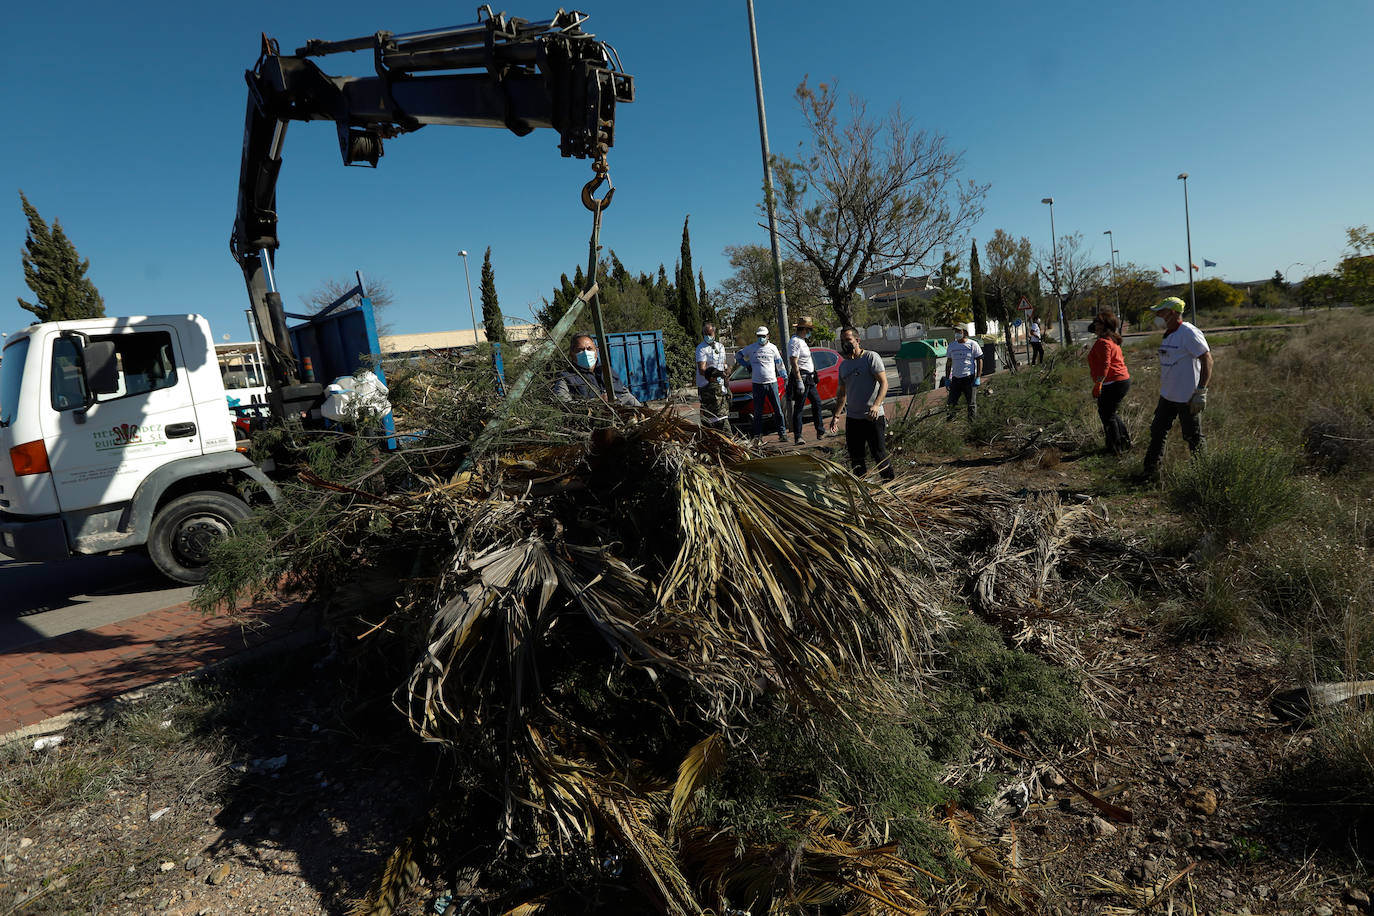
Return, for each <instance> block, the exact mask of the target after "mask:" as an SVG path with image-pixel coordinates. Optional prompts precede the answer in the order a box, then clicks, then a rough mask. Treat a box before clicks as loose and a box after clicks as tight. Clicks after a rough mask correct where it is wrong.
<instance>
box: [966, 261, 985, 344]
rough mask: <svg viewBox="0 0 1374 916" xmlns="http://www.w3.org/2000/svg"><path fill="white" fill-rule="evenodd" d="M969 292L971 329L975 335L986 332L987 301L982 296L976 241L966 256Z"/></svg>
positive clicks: (980, 270) (981, 272)
mask: <svg viewBox="0 0 1374 916" xmlns="http://www.w3.org/2000/svg"><path fill="white" fill-rule="evenodd" d="M968 273H969V292H971V293H972V294H973V329H974V332H975V333H978V334H986V333H987V332H988V299H987V296H985V295H984V294H983V271H982V268H980V267H979V265H978V240H977V239H974V240H973V250H972V251H970V252H969V256H968Z"/></svg>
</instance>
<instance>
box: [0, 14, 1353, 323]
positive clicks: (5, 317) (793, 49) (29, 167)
mask: <svg viewBox="0 0 1374 916" xmlns="http://www.w3.org/2000/svg"><path fill="white" fill-rule="evenodd" d="M579 6H581V8H583V9H584V10H585V11H586V12H588V13H589V14H591V17H592V18H591V20H590V22H589V24H588V28H589V29H590V30H591V31H593V32H595V33H596V34H597V35H598V37H600V38H602V39H604V40H607V41H609V42H610V43H611V44H613V45H614V46H615V48H616V49H617V50H618V51H619V53H620V59H621V61H622V63H623V64H624V67H625V69H626V70H627V71H628V72H629V73H631V74H633V75H634V76H635V78H636V86H637V93H638V97H637V100H636V101H635V103H634V104H632V105H628V106H624V107H623V108H622V109H621V111H620V115H619V118H618V124H617V135H616V146H615V148H614V149H613V150H612V152H611V174H612V178H613V179H614V181H615V184H616V187H617V191H616V197H615V201H614V204H613V205H612V206H611V207H610V208H609V209H608V210H607V211H606V215H605V223H604V227H603V243H604V244H605V245H606V246H607V247H609V248H613V249H615V251H616V253H617V254H618V255H619V257H620V258H621V260H622V261H623V262H624V263H625V264H626V265H627V266H629V267H630V269H632V270H636V271H648V270H655V269H656V268H657V266H658V264H659V263H665V264H666V265H667V267H668V268H669V269H670V270H671V269H672V266H673V262H674V260H675V259H676V257H677V253H678V244H679V240H680V237H681V231H682V220H683V217H684V216H685V215H687V214H689V213H690V214H691V233H692V247H693V257H694V260H695V264H696V266H697V267H699V268H701V269H703V270H704V271H705V275H706V280H707V283H708V285H712V286H713V285H715V284H717V283H719V282H720V281H721V280H722V279H723V278H724V277H725V276H726V274H727V271H728V265H727V263H726V260H725V258H724V256H723V255H722V249H723V248H724V247H725V246H726V245H731V244H742V243H750V242H757V243H761V244H766V242H767V235H766V232H765V231H764V230H763V229H761V228H759V222H760V218H759V215H758V212H757V210H756V208H755V204H756V201H757V200H758V199H759V196H760V193H759V189H760V186H761V181H762V179H761V167H760V158H759V147H758V132H757V120H756V112H755V108H754V95H753V76H752V70H751V66H750V59H749V40H748V28H747V21H746V17H745V6H744V3H743V2H742V0H740V2H730V3H723V2H703V3H694V4H686V3H681V4H673V5H660V4H655V3H645V2H642V0H584V2H583V3H581V4H579ZM554 8H555V7H553V6H548V7H545V6H540V5H538V4H530V3H526V4H525V5H524V6H521V7H506V9H507V11H508V12H509V13H511V14H512V15H519V16H524V17H526V18H529V19H543V18H547V17H548V16H549V15H550V14H551V13H552V12H553V10H554ZM756 14H757V18H758V25H759V34H760V50H761V57H762V65H763V75H764V87H765V92H766V93H767V102H768V119H769V127H770V131H771V142H772V146H773V150H774V152H777V153H784V154H785V153H789V152H792V151H794V150H795V149H796V145H797V142H798V141H799V140H800V139H801V133H800V128H801V124H800V117H799V113H798V111H797V107H796V104H795V102H794V101H793V98H792V90H793V89H794V87H795V86H796V85H797V84H798V83H799V82H800V81H801V79H802V78H803V77H804V76H806V75H807V74H809V75H810V77H811V79H812V81H813V82H818V81H834V82H836V83H837V85H838V86H839V88H840V90H841V91H842V92H844V93H854V94H857V95H859V96H862V97H863V98H865V99H866V100H867V102H868V105H869V111H870V113H874V114H880V113H882V112H884V111H886V110H887V109H888V108H889V107H890V106H892V105H894V104H896V103H899V102H900V103H901V105H902V107H903V111H904V113H905V114H907V115H908V116H910V117H911V118H912V119H913V120H914V121H915V122H916V123H918V124H919V125H920V126H922V127H925V128H927V129H929V130H933V131H937V132H940V133H943V134H945V135H946V136H947V137H948V138H949V141H950V143H951V145H953V146H954V147H955V148H960V149H963V150H965V160H964V164H965V169H964V174H965V176H966V177H969V178H973V179H975V180H977V181H979V182H987V183H990V184H991V190H990V192H989V195H988V198H987V203H986V213H985V215H984V217H983V219H982V220H981V221H980V222H979V223H978V225H977V226H976V227H975V228H974V232H973V234H974V236H975V237H976V238H977V239H978V240H979V243H980V245H981V244H982V243H983V242H984V240H985V239H986V238H988V237H989V236H991V235H992V232H993V230H994V229H995V228H1002V229H1005V230H1007V231H1008V232H1010V233H1012V234H1013V235H1016V236H1021V235H1026V236H1029V237H1030V239H1031V241H1032V242H1033V243H1034V244H1035V245H1036V246H1037V247H1042V246H1047V245H1048V244H1049V236H1050V228H1049V214H1048V208H1047V207H1044V206H1043V205H1041V204H1040V199H1041V198H1042V197H1046V196H1052V197H1054V198H1055V208H1054V217H1055V226H1056V229H1057V230H1058V232H1059V233H1060V234H1061V235H1063V234H1066V233H1069V232H1074V231H1080V232H1082V233H1083V235H1084V237H1085V240H1086V242H1087V244H1088V245H1089V246H1090V247H1091V248H1092V249H1093V250H1094V251H1095V253H1096V254H1097V256H1098V257H1099V259H1100V260H1102V261H1104V262H1105V261H1106V260H1107V239H1106V237H1105V236H1104V235H1102V232H1103V230H1105V229H1111V230H1113V232H1114V237H1115V241H1116V247H1117V248H1118V250H1119V251H1120V252H1121V257H1122V259H1124V260H1127V261H1134V262H1137V263H1139V264H1142V265H1145V266H1148V267H1152V268H1154V269H1156V270H1157V269H1158V267H1159V266H1160V265H1167V266H1170V267H1172V266H1173V265H1174V264H1181V265H1183V266H1185V267H1186V266H1187V254H1186V247H1185V239H1184V216H1183V193H1182V191H1183V189H1182V185H1181V183H1180V182H1178V181H1176V180H1175V176H1176V175H1177V174H1178V173H1179V172H1180V171H1187V172H1188V173H1189V174H1190V178H1189V180H1188V192H1189V202H1190V210H1191V222H1192V238H1193V260H1194V262H1196V263H1197V264H1201V263H1202V259H1203V258H1204V257H1205V258H1210V259H1211V260H1213V261H1216V262H1218V265H1219V267H1218V268H1217V272H1218V273H1219V275H1220V276H1223V277H1225V278H1228V279H1232V280H1250V279H1257V278H1261V277H1266V276H1269V275H1271V274H1272V273H1273V272H1274V271H1275V270H1281V271H1284V272H1285V273H1286V274H1288V275H1289V276H1290V278H1294V279H1296V278H1298V277H1301V276H1303V275H1304V274H1306V273H1308V272H1310V271H1311V270H1313V269H1317V268H1318V264H1319V262H1321V261H1322V260H1323V259H1324V260H1325V263H1324V264H1321V265H1320V269H1322V270H1326V269H1329V268H1330V266H1331V265H1333V264H1334V263H1335V262H1336V261H1337V260H1338V259H1339V257H1340V254H1341V252H1342V250H1343V247H1344V242H1345V228H1346V227H1347V226H1352V225H1360V224H1366V223H1374V180H1371V179H1374V174H1372V173H1374V156H1372V155H1371V150H1374V123H1371V121H1370V119H1369V117H1368V100H1369V99H1370V98H1371V97H1374V67H1371V66H1370V65H1369V49H1368V40H1369V36H1370V35H1371V34H1374V4H1370V3H1368V2H1364V0H1351V2H1334V0H1333V2H1315V3H1311V4H1306V5H1304V6H1303V7H1302V8H1296V7H1294V6H1293V5H1292V4H1291V3H1279V2H1271V0H1257V2H1225V3H1220V2H1213V3H1208V2H1197V0H1192V2H1172V0H1166V2H1157V3H1151V4H1110V3H1102V2H1093V3H1087V2H1061V3H1052V4H1029V3H1010V2H984V3H981V4H951V3H941V4H912V3H898V2H856V3H851V4H847V5H837V4H834V3H825V4H822V3H819V2H813V0H794V2H788V3H782V2H776V0H758V3H757V7H756ZM475 19H476V15H475V6H466V5H459V6H455V5H454V4H448V3H438V2H431V0H413V2H409V3H405V4H393V5H390V6H383V7H378V6H377V5H376V4H375V3H362V2H356V0H336V2H331V3H320V2H309V0H297V2H292V3H280V2H263V0H244V2H239V3H235V4H223V3H216V4H191V3H184V2H177V3H172V2H165V0H130V2H128V3H125V4H108V3H101V4H96V3H90V2H74V3H73V2H67V3H63V2H53V3H46V4H23V5H21V6H19V7H17V8H15V9H13V10H11V12H10V13H9V14H8V15H7V23H6V24H7V28H6V34H5V37H4V39H3V42H4V53H3V54H2V55H0V68H3V78H4V84H5V85H6V86H7V87H8V90H7V97H8V99H9V103H8V105H7V107H8V109H9V111H10V124H11V128H10V131H9V135H8V138H7V139H8V142H7V143H5V144H4V145H3V148H2V149H0V174H3V175H4V176H5V178H6V179H7V184H8V192H7V193H8V195H9V196H8V197H0V204H3V206H0V214H4V217H3V219H0V252H2V253H3V255H4V256H3V258H0V263H2V265H3V266H2V267H0V270H3V274H0V276H3V277H4V280H5V290H6V292H8V293H9V294H10V295H9V297H8V298H7V299H6V300H5V302H4V303H0V329H6V330H8V329H13V328H16V327H19V326H22V325H24V324H26V323H27V322H28V320H29V317H30V316H29V313H28V312H25V311H23V310H21V309H20V308H19V307H18V305H17V304H15V302H14V299H15V297H16V296H22V297H24V298H30V299H31V298H32V296H31V294H30V292H29V290H28V288H27V287H26V286H25V285H24V280H23V272H22V269H21V265H20V258H19V254H20V250H21V248H22V246H23V240H24V230H25V223H24V219H23V214H22V212H21V210H20V207H19V199H18V193H17V192H18V191H19V190H20V189H22V190H23V191H24V192H25V193H26V194H27V195H28V197H29V199H30V200H31V201H32V202H33V203H34V204H35V205H36V206H37V207H38V209H39V211H40V212H41V213H42V214H43V215H44V216H45V217H46V218H47V219H49V220H52V219H54V218H56V219H58V220H60V221H61V223H62V225H63V227H64V229H65V230H66V231H67V233H68V234H69V235H70V236H71V238H72V239H73V241H74V242H75V244H76V246H77V248H78V249H79V250H80V252H81V253H82V255H83V256H84V257H87V258H89V259H90V261H91V269H90V277H91V278H92V280H93V281H94V282H95V283H96V285H97V286H98V287H99V289H100V291H101V293H102V294H103V295H104V297H105V302H106V310H107V312H108V313H110V314H155V313H169V312H171V313H175V312H190V311H194V312H201V313H203V314H206V315H208V316H209V317H210V319H211V322H212V324H214V326H215V328H216V333H217V336H222V335H223V334H231V335H232V337H233V338H234V339H235V340H241V339H245V338H246V336H247V329H246V324H245V320H244V317H243V309H244V308H245V307H246V306H247V296H246V293H245V292H244V288H243V281H242V275H241V274H240V272H239V270H238V267H237V266H236V264H235V263H234V261H233V259H232V258H231V257H230V255H229V250H228V237H229V231H230V229H231V226H232V222H233V212H234V200H235V190H236V185H237V180H238V172H239V155H240V149H241V142H242V131H243V112H244V106H245V87H244V82H243V71H244V70H245V69H246V68H248V67H250V66H251V65H252V64H253V62H254V60H255V59H256V57H257V53H258V45H259V33H260V32H266V33H267V34H268V35H269V36H272V37H275V38H277V39H279V40H280V42H281V45H282V47H283V49H291V48H294V47H296V46H298V45H300V44H303V43H304V41H305V39H307V38H326V39H342V38H352V37H356V36H361V35H365V34H370V33H372V32H374V31H376V30H378V29H388V30H391V31H395V32H407V31H415V30H419V29H424V28H429V27H435V26H445V25H457V24H460V23H465V22H471V21H474V20H475ZM323 65H324V68H325V69H326V71H327V72H330V73H335V74H350V75H364V74H366V73H368V72H369V71H370V69H371V60H370V57H359V56H356V55H353V56H342V55H340V56H335V57H332V58H326V59H324V62H323ZM589 176H590V172H589V170H588V166H587V164H586V163H585V162H583V161H579V160H571V159H562V158H561V157H560V156H559V155H558V151H557V137H556V135H555V134H554V133H553V132H552V131H536V132H534V133H533V134H531V135H529V136H527V137H524V138H517V137H515V136H514V135H512V134H509V133H507V132H505V131H500V130H479V129H467V128H449V127H429V128H426V129H424V130H423V131H421V132H419V133H418V134H414V135H409V136H404V137H400V138H398V139H396V140H393V141H388V143H387V146H386V156H385V157H384V158H383V160H382V162H381V166H380V168H378V169H376V170H370V169H357V168H344V167H343V165H342V164H341V163H340V161H339V156H338V150H337V144H336V140H335V136H334V131H333V129H332V126H331V125H329V124H327V123H321V122H312V123H300V122H296V123H293V124H292V125H291V128H290V131H289V134H288V138H287V144H286V149H285V165H284V167H283V170H282V176H281V181H280V184H279V191H278V209H279V213H280V219H281V224H280V232H281V240H282V247H281V249H280V251H279V252H278V259H277V271H278V279H279V282H280V284H281V287H282V290H283V294H284V296H285V298H286V300H287V302H288V303H289V304H291V305H293V306H294V305H296V304H297V303H298V301H299V299H300V297H301V296H302V295H303V294H305V293H307V292H309V291H310V290H312V289H314V288H316V287H317V286H318V285H319V284H320V283H321V281H322V280H324V279H325V278H329V277H334V278H339V279H344V278H348V277H351V275H352V272H353V271H354V270H361V271H363V273H364V275H365V276H367V277H369V278H378V279H383V280H385V281H386V283H387V284H388V285H389V286H390V287H391V289H392V291H393V293H394V294H395V296H396V299H397V303H396V305H395V306H394V307H393V309H392V310H391V313H390V314H389V315H388V316H387V321H388V322H389V323H390V325H391V326H392V328H393V330H395V331H397V332H415V331H428V330H440V329H447V328H457V327H468V326H470V324H471V322H470V320H469V318H468V301H467V291H466V288H465V286H464V278H463V264H462V261H461V259H459V258H458V256H457V251H458V250H459V249H462V248H466V249H468V251H469V253H470V257H471V259H472V261H471V267H472V273H473V283H474V294H476V292H477V290H476V283H477V279H478V278H477V272H478V269H479V267H480V263H481V261H480V259H481V253H482V251H483V250H484V249H485V248H486V247H487V246H488V245H490V246H491V248H492V258H493V263H494V266H495V268H496V275H497V285H498V292H499V295H500V301H501V305H502V310H503V311H504V312H505V313H506V314H507V315H508V316H512V317H515V318H519V316H522V315H526V314H528V313H529V312H530V311H531V310H532V307H534V306H537V304H538V302H539V299H540V297H541V296H546V295H548V294H549V291H550V290H551V289H552V287H553V285H554V284H555V283H556V282H557V279H558V275H559V274H560V273H562V272H564V271H566V272H568V273H569V274H571V273H572V271H573V269H574V267H575V266H576V265H577V264H579V263H581V264H584V265H585V263H586V256H587V236H588V233H589V231H590V218H589V214H588V213H587V212H586V211H585V210H584V209H583V208H582V206H581V204H580V202H579V200H578V193H579V190H580V188H581V185H582V183H583V182H584V181H585V180H586V179H587V178H588V177H589ZM964 248H965V249H966V248H967V242H965V245H964ZM936 257H937V258H938V253H937V255H936Z"/></svg>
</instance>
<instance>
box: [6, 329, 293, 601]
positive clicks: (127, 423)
mask: <svg viewBox="0 0 1374 916" xmlns="http://www.w3.org/2000/svg"><path fill="white" fill-rule="evenodd" d="M250 491H251V492H260V493H264V494H266V495H267V496H268V497H270V498H273V499H275V498H276V495H277V490H276V487H275V486H274V485H273V484H272V483H271V482H270V481H269V480H268V479H267V477H266V476H265V475H264V474H263V472H262V471H261V470H260V469H259V468H258V467H256V466H255V465H254V464H253V463H252V462H251V461H250V460H249V459H248V457H247V456H246V455H244V454H241V453H240V452H238V451H237V449H236V443H235V437H234V431H233V422H232V416H231V414H230V412H229V407H228V402H227V401H226V399H225V391H224V384H223V382H222V380H221V376H220V369H219V365H218V363H217V361H216V359H215V348H214V345H213V338H212V335H211V332H210V326H209V323H208V322H207V321H206V320H205V319H204V318H203V317H201V316H199V315H154V316H146V317H122V318H93V319H85V320H81V321H56V322H46V323H38V324H33V325H30V326H29V327H27V328H25V329H24V330H22V331H20V332H18V333H16V334H12V335H11V336H10V337H9V339H8V340H7V341H6V343H5V347H4V349H3V351H0V553H4V554H6V555H8V556H10V557H13V558H15V559H19V560H50V559H58V558H62V557H66V556H69V555H70V554H74V553H76V554H95V553H105V552H108V551H112V550H123V549H128V548H134V547H140V546H146V547H147V549H148V553H149V555H150V556H151V557H152V559H153V562H154V563H155V564H156V565H157V567H158V569H159V570H161V571H162V572H163V573H164V574H165V575H167V576H169V577H170V578H172V579H175V580H177V581H179V582H186V583H195V582H199V581H201V580H203V579H204V577H205V574H206V568H205V564H206V563H207V562H208V559H209V549H210V546H211V545H212V544H213V543H214V542H215V541H216V540H218V539H219V538H221V537H223V536H224V534H226V533H227V532H228V531H229V529H230V528H231V527H232V526H233V523H234V522H236V521H238V520H239V519H242V518H244V517H246V516H247V515H248V513H249V508H248V504H247V502H246V501H245V499H244V494H245V493H248V492H250Z"/></svg>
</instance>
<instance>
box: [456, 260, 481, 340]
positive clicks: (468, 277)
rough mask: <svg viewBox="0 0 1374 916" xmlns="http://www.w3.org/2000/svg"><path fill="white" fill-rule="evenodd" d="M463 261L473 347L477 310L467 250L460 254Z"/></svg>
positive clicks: (475, 337)
mask: <svg viewBox="0 0 1374 916" xmlns="http://www.w3.org/2000/svg"><path fill="white" fill-rule="evenodd" d="M458 255H459V257H461V258H462V259H463V276H464V277H466V278H467V281H468V314H469V315H471V316H472V345H473V346H474V347H475V346H477V310H476V309H475V308H473V307H472V274H471V273H469V272H468V253H467V249H463V250H462V251H460V252H458Z"/></svg>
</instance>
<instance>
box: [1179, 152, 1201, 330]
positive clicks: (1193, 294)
mask: <svg viewBox="0 0 1374 916" xmlns="http://www.w3.org/2000/svg"><path fill="white" fill-rule="evenodd" d="M1178 180H1179V181H1181V182H1183V230H1184V232H1186V233H1187V235H1188V300H1189V301H1190V302H1191V303H1192V305H1193V324H1197V289H1196V288H1194V286H1193V224H1192V221H1191V220H1190V219H1189V218H1188V173H1187V172H1179V173H1178Z"/></svg>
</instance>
